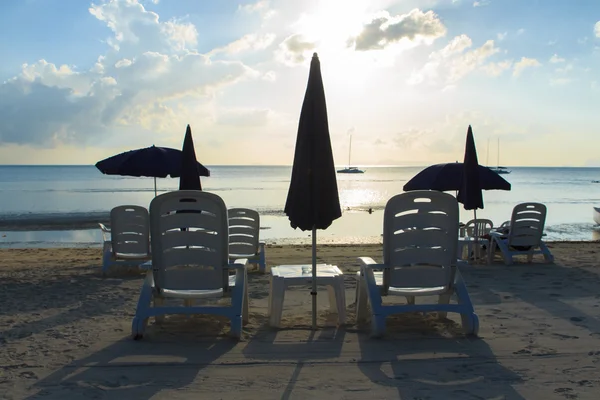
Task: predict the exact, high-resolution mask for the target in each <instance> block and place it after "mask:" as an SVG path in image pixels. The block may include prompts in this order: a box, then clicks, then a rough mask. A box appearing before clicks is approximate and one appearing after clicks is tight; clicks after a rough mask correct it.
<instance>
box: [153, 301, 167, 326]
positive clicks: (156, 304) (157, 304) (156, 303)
mask: <svg viewBox="0 0 600 400" xmlns="http://www.w3.org/2000/svg"><path fill="white" fill-rule="evenodd" d="M152 303H153V306H154V307H162V306H163V305H164V304H165V299H164V298H162V297H158V296H154V299H153V300H152ZM154 321H155V322H156V323H157V324H162V323H163V322H165V316H164V315H162V314H161V315H155V316H154Z"/></svg>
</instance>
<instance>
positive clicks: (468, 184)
mask: <svg viewBox="0 0 600 400" xmlns="http://www.w3.org/2000/svg"><path fill="white" fill-rule="evenodd" d="M456 198H457V200H458V201H459V202H461V203H462V204H463V205H464V207H465V210H477V209H478V208H483V195H482V193H481V184H480V182H479V162H477V149H476V148H475V139H474V138H473V130H472V129H471V125H469V129H468V130H467V143H466V146H465V159H464V162H463V180H462V187H461V188H460V190H459V191H458V196H457V197H456Z"/></svg>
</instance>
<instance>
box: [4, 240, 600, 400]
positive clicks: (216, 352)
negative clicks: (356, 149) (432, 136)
mask: <svg viewBox="0 0 600 400" xmlns="http://www.w3.org/2000/svg"><path fill="white" fill-rule="evenodd" d="M550 246H551V250H552V252H553V253H554V255H555V257H556V262H555V264H544V263H543V258H542V257H540V258H535V259H534V262H533V263H532V264H527V263H525V262H524V260H520V261H521V262H520V263H517V264H515V265H513V266H510V267H506V266H504V265H503V264H501V263H500V262H499V261H497V262H496V263H494V264H493V265H489V266H488V265H477V266H469V267H465V268H463V269H461V271H462V273H463V275H464V277H465V279H466V281H467V283H468V287H469V291H470V294H471V297H472V300H473V303H474V305H475V309H476V312H477V313H478V315H479V318H480V326H481V328H480V335H479V338H468V337H465V336H464V335H463V334H462V333H461V330H460V326H459V324H457V321H459V317H458V316H457V315H451V314H449V319H448V320H445V321H438V320H437V319H435V318H434V317H433V316H426V317H423V316H422V315H402V316H398V317H393V318H391V319H390V321H389V323H388V334H387V335H386V336H385V337H384V338H383V339H370V338H369V337H368V327H362V326H356V325H355V324H354V305H353V303H354V290H355V287H356V286H355V280H354V275H355V272H356V271H357V269H358V263H357V260H356V257H358V256H372V257H375V259H379V258H380V254H381V248H380V246H379V245H366V246H341V245H338V246H334V245H329V246H321V247H320V248H319V253H318V256H319V259H320V261H322V262H327V263H331V264H336V265H338V266H339V267H340V268H341V269H342V270H343V271H344V272H345V274H346V276H347V277H346V288H347V292H346V295H347V304H348V321H347V322H348V323H347V324H346V326H343V327H336V324H335V315H330V314H329V313H328V312H327V308H328V307H327V306H328V304H327V296H325V295H322V296H320V297H319V310H320V314H319V324H320V327H321V328H320V329H319V330H318V331H316V332H312V331H311V330H310V329H309V326H310V295H309V290H308V288H304V287H298V288H291V289H289V291H288V292H287V293H286V303H285V308H284V314H283V320H282V325H283V329H280V330H273V329H270V328H269V327H268V326H267V320H266V316H265V314H266V307H267V297H268V277H267V275H261V274H259V273H257V272H252V273H250V275H249V279H250V298H251V304H250V307H251V308H250V311H251V319H250V323H249V324H248V325H247V326H245V328H244V337H243V339H242V341H240V342H236V341H234V340H232V339H230V338H228V337H227V331H228V323H227V321H220V320H217V319H214V318H205V317H192V318H190V319H186V318H183V317H172V318H169V319H167V321H166V322H165V323H164V324H163V325H162V326H160V327H159V326H155V325H151V326H150V327H149V328H148V333H147V335H146V337H145V338H144V340H143V341H139V342H137V341H133V340H131V339H130V336H129V333H130V330H131V328H130V325H131V319H132V317H133V314H134V310H135V305H136V301H137V297H138V293H139V289H140V287H141V284H142V280H143V272H140V271H137V270H129V271H123V270H113V271H111V273H110V275H109V276H108V277H107V278H103V277H102V276H101V273H100V267H99V266H100V264H101V261H100V250H99V249H23V250H17V249H10V250H2V251H0V257H1V260H2V261H1V262H0V282H1V283H0V287H1V290H0V301H1V303H0V304H1V309H0V310H1V311H0V349H2V351H0V398H2V399H37V398H43V399H84V398H85V399H88V398H89V399H104V398H110V399H113V400H114V399H167V398H168V399H170V400H173V399H198V398H211V399H234V398H235V399H305V398H329V399H359V398H360V399H364V398H370V399H398V398H400V399H444V400H445V399H596V398H597V397H598V395H597V393H598V390H599V386H600V370H599V367H600V307H599V306H600V276H599V275H600V267H599V265H600V253H599V252H598V243H594V242H582V243H572V242H571V243H552V244H550ZM309 260H310V247H308V246H269V247H268V249H267V261H268V264H269V266H272V265H278V264H292V263H293V264H296V263H307V262H309ZM320 293H321V292H320ZM322 293H326V292H324V291H323V292H322ZM151 324H152V322H151Z"/></svg>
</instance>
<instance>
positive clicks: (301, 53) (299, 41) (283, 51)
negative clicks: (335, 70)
mask: <svg viewBox="0 0 600 400" xmlns="http://www.w3.org/2000/svg"><path fill="white" fill-rule="evenodd" d="M316 48H317V43H316V42H313V41H310V40H309V39H308V38H307V37H306V36H304V35H302V34H299V33H296V34H293V35H291V36H288V37H287V38H285V40H283V42H281V43H280V44H279V48H278V50H277V52H276V58H277V59H278V60H279V61H280V62H281V63H283V64H285V65H290V66H293V65H297V64H302V63H304V62H305V61H307V60H309V59H310V57H311V56H312V53H313V52H314V50H315V49H316Z"/></svg>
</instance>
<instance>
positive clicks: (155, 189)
mask: <svg viewBox="0 0 600 400" xmlns="http://www.w3.org/2000/svg"><path fill="white" fill-rule="evenodd" d="M154 197H156V177H154Z"/></svg>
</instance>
